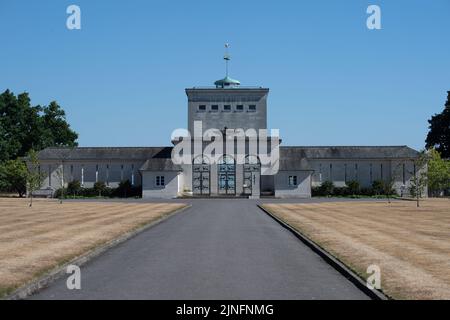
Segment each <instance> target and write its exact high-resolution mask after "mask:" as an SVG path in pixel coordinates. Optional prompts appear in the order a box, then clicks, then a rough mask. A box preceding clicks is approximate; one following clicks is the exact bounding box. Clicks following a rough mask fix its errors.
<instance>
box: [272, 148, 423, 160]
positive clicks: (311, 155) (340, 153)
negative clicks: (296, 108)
mask: <svg viewBox="0 0 450 320" xmlns="http://www.w3.org/2000/svg"><path fill="white" fill-rule="evenodd" d="M418 156H419V152H417V151H416V150H414V149H411V148H410V147H408V146H323V147H320V146H313V147H309V146H292V147H289V146H286V147H285V146H281V147H280V158H281V159H283V158H285V157H288V158H297V159H298V158H306V159H413V158H417V157H418Z"/></svg>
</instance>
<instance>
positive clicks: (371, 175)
mask: <svg viewBox="0 0 450 320" xmlns="http://www.w3.org/2000/svg"><path fill="white" fill-rule="evenodd" d="M369 171H370V172H369V174H370V183H372V182H373V170H372V164H369Z"/></svg>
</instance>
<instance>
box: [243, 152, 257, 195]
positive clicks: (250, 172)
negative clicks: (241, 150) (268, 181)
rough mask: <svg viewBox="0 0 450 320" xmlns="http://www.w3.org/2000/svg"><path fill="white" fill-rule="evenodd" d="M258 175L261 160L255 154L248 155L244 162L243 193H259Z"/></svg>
mask: <svg viewBox="0 0 450 320" xmlns="http://www.w3.org/2000/svg"><path fill="white" fill-rule="evenodd" d="M260 176H261V162H260V161H259V159H258V157H257V156H252V155H248V156H246V157H245V163H244V185H243V193H244V195H248V196H252V195H255V194H254V193H257V195H259V193H260V190H259V189H260V188H259V183H260Z"/></svg>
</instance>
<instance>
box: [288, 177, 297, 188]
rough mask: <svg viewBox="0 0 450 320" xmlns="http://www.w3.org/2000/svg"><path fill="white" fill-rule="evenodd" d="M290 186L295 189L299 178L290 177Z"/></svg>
mask: <svg viewBox="0 0 450 320" xmlns="http://www.w3.org/2000/svg"><path fill="white" fill-rule="evenodd" d="M288 183H289V186H290V187H294V186H296V185H297V176H289V182H288Z"/></svg>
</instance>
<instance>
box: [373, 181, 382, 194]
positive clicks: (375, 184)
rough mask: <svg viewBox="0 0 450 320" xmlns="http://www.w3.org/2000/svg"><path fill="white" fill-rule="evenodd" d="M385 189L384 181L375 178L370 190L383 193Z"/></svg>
mask: <svg viewBox="0 0 450 320" xmlns="http://www.w3.org/2000/svg"><path fill="white" fill-rule="evenodd" d="M384 191H385V183H384V182H383V181H382V180H375V181H374V182H372V192H373V193H374V194H375V195H380V194H384Z"/></svg>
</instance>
